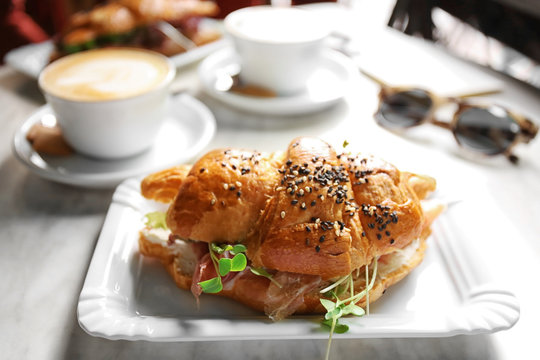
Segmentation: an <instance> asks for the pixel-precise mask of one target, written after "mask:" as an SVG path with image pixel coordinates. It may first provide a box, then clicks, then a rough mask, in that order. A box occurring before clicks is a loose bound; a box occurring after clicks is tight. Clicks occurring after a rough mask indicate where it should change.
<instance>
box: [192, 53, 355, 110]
mask: <svg viewBox="0 0 540 360" xmlns="http://www.w3.org/2000/svg"><path fill="white" fill-rule="evenodd" d="M323 57H324V60H323V61H325V62H327V63H332V64H333V65H334V66H336V67H337V68H339V71H340V73H342V74H345V75H344V76H343V77H344V79H341V80H342V81H341V86H339V87H334V88H332V89H331V90H332V92H331V93H329V94H327V96H325V97H324V98H319V99H311V98H310V97H309V96H307V93H301V94H298V95H294V96H287V97H285V96H284V97H275V98H258V97H254V96H245V95H241V94H236V93H233V92H227V91H218V90H216V89H215V87H214V82H215V73H216V71H217V70H218V69H219V67H220V66H226V65H229V64H234V63H235V61H236V60H235V54H234V51H233V49H232V48H230V47H227V48H224V49H221V50H219V51H217V52H215V53H213V54H211V55H210V56H208V57H207V58H206V59H205V60H203V62H202V63H201V64H200V65H199V69H198V73H199V79H200V80H201V83H202V86H203V90H204V91H205V92H206V93H207V94H209V95H210V96H212V97H214V98H215V99H217V100H220V101H222V102H223V103H226V104H229V105H231V106H234V107H236V108H238V109H241V110H246V111H250V112H255V113H261V114H270V115H297V114H308V113H313V112H316V111H320V110H322V109H325V108H327V107H330V106H331V105H333V104H335V103H336V102H338V101H339V100H340V99H342V98H343V97H344V96H345V94H346V93H347V91H348V90H349V89H350V85H351V84H352V83H353V81H354V79H355V77H357V76H358V69H357V68H356V66H355V64H354V62H353V61H352V60H351V59H349V58H347V57H346V56H345V55H343V54H341V53H339V52H338V51H336V50H332V49H326V50H325V51H324V53H323ZM338 77H339V75H338ZM318 85H320V84H318Z"/></svg>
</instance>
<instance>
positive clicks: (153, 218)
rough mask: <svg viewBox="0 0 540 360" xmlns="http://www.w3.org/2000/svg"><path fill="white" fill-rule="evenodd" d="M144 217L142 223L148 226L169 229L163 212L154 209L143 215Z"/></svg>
mask: <svg viewBox="0 0 540 360" xmlns="http://www.w3.org/2000/svg"><path fill="white" fill-rule="evenodd" d="M144 218H145V219H146V220H145V222H144V224H145V225H146V226H148V227H149V228H152V229H165V230H168V229H169V228H168V227H167V214H166V213H164V212H161V211H154V212H151V213H148V214H146V215H144Z"/></svg>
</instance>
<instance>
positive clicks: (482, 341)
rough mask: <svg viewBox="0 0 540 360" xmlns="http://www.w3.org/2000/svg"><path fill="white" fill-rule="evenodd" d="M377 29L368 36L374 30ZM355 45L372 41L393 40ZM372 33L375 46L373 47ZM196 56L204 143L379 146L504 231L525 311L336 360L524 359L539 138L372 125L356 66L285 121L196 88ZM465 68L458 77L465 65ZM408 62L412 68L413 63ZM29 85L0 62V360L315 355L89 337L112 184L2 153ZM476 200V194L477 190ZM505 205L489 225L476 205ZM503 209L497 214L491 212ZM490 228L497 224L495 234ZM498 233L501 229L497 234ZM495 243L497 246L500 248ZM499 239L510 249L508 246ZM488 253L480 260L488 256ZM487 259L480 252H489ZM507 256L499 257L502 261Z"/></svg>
mask: <svg viewBox="0 0 540 360" xmlns="http://www.w3.org/2000/svg"><path fill="white" fill-rule="evenodd" d="M376 36H378V35H377V33H376V32H375V33H371V34H370V39H371V40H373V39H374V38H375V37H376ZM381 36H382V37H380V38H377V39H379V41H378V42H377V41H365V43H366V48H364V51H370V52H371V53H373V52H375V51H377V49H378V48H377V46H381V44H391V43H392V42H393V41H397V42H399V43H404V44H407V41H408V40H407V39H402V38H401V37H399V36H398V37H397V40H396V37H395V36H394V35H392V36H390V37H384V36H385V35H381ZM377 43H378V44H377ZM426 51H427V52H428V53H429V54H430V56H432V57H434V58H436V59H437V61H441V63H443V64H444V67H445V68H446V69H450V70H451V71H454V72H456V73H457V74H458V77H459V78H460V79H462V80H463V79H465V82H466V80H467V79H468V78H469V77H468V75H464V74H471V72H472V73H474V74H475V75H477V74H478V73H481V74H482V76H486V77H487V78H489V79H491V78H494V79H497V81H500V82H501V84H503V91H502V92H501V93H500V94H497V95H494V96H492V97H491V98H490V100H492V101H497V102H499V103H503V104H505V105H508V106H512V107H514V108H516V109H519V110H520V111H521V112H523V113H525V114H526V115H529V116H531V117H532V118H533V119H535V120H536V122H537V123H538V122H540V115H539V114H540V93H539V92H538V91H537V90H535V89H532V88H530V87H527V86H525V85H523V84H520V83H517V82H515V81H513V80H511V79H507V78H505V77H502V76H500V75H498V74H494V73H492V72H490V71H489V70H486V69H480V68H477V67H474V66H468V65H464V64H462V63H461V62H460V61H459V60H456V59H453V58H451V57H449V56H447V55H445V53H444V52H442V51H439V50H436V49H431V48H429V49H428V50H426ZM196 65H197V64H194V65H193V66H188V67H185V68H183V69H182V70H181V71H180V74H179V77H178V79H177V82H176V85H177V86H178V87H181V88H185V89H186V91H188V92H189V93H191V94H193V95H195V96H196V97H198V98H199V99H201V100H202V101H203V102H205V103H206V104H207V105H208V106H209V107H210V109H211V110H212V111H213V112H214V113H215V115H216V118H217V122H218V132H217V135H216V137H215V138H214V140H213V141H212V142H211V143H210V144H209V145H208V146H207V149H211V148H214V147H219V146H228V145H238V146H243V147H250V148H257V149H259V150H268V151H271V150H275V149H282V148H284V147H285V146H286V145H287V144H288V142H289V141H290V140H291V139H292V138H293V137H295V136H298V135H314V136H320V137H322V138H324V139H326V140H327V141H329V142H331V143H333V144H334V145H339V144H341V143H342V142H343V140H345V139H346V140H348V141H349V142H350V143H351V150H359V151H364V152H371V153H374V154H378V155H380V156H382V157H384V158H386V159H387V160H389V161H390V162H394V163H396V164H398V165H399V166H400V167H403V168H407V169H410V170H413V171H419V172H424V173H429V174H432V175H433V176H435V177H436V178H437V179H438V181H439V184H440V187H441V188H442V189H444V192H445V194H446V195H449V196H451V197H454V198H458V199H463V198H467V197H469V196H470V197H472V198H481V199H489V201H488V202H486V203H478V204H475V206H477V207H478V219H476V220H477V222H478V223H479V224H481V225H479V226H485V227H487V228H490V229H491V230H492V231H491V232H490V233H494V232H495V233H497V232H498V231H497V229H499V228H500V229H501V232H500V234H503V233H508V232H509V233H510V234H511V236H509V237H508V238H504V239H498V241H497V242H495V243H497V244H498V243H499V242H501V243H502V244H503V248H502V249H501V248H499V249H497V251H495V252H498V253H500V252H505V253H506V254H507V256H506V258H505V263H504V264H500V268H504V269H505V270H506V272H505V273H506V275H507V276H506V277H505V279H508V280H506V281H507V285H508V287H509V288H510V289H512V290H513V291H514V292H515V294H516V295H517V297H518V298H519V300H520V304H521V319H520V320H519V322H518V323H517V324H516V325H515V326H514V327H513V328H512V329H510V330H508V331H503V332H499V333H496V334H492V335H475V336H463V335H460V336H455V337H447V338H415V339H414V338H413V339H358V340H335V341H334V344H333V349H332V352H333V356H332V358H334V359H338V358H340V359H351V358H363V359H369V358H374V359H526V358H534V357H535V354H536V351H537V350H536V349H537V346H536V338H537V336H536V335H537V334H538V329H537V321H538V320H539V319H540V311H539V309H538V304H539V303H540V292H539V290H538V286H537V285H536V283H537V281H536V280H535V276H536V275H537V274H539V273H540V268H539V263H540V221H538V219H539V218H540V140H539V139H536V141H534V142H533V143H532V144H530V145H529V146H526V147H525V146H523V147H520V148H519V149H518V155H519V156H520V158H521V163H520V164H519V165H518V166H513V165H511V164H509V163H507V162H506V161H505V160H504V159H493V160H478V159H476V160H474V159H470V158H467V157H463V156H462V155H461V154H460V153H459V152H457V151H456V148H457V146H456V145H455V143H454V142H453V139H452V137H451V135H450V134H449V133H448V134H447V133H444V132H439V131H438V129H434V128H431V127H428V128H425V129H424V128H423V129H418V130H414V131H412V132H410V133H408V134H407V135H405V136H397V135H393V134H391V133H388V132H387V131H385V130H383V129H381V128H379V127H377V126H376V125H375V124H374V121H373V119H372V116H371V114H372V113H373V111H374V109H375V107H376V104H377V99H376V94H377V88H376V86H375V85H374V84H372V83H370V81H369V80H367V79H366V78H363V77H361V76H360V75H359V76H358V78H357V79H356V80H355V85H354V87H353V89H351V91H350V92H349V93H348V94H347V97H346V98H345V99H344V101H342V102H340V103H339V104H338V105H337V106H335V107H333V108H331V109H328V110H326V111H324V112H321V113H318V114H314V115H308V116H297V117H291V118H274V117H270V116H261V115H253V114H248V113H242V112H239V111H237V110H234V109H232V108H229V107H227V106H225V105H222V104H219V103H217V102H216V101H214V100H212V99H210V98H208V97H207V96H205V95H204V94H202V93H201V92H200V91H199V83H198V80H197V77H196V72H195V70H196ZM464 68H466V72H465V73H461V71H462V69H464ZM411 71H415V70H414V69H413V70H411ZM43 103H44V100H43V98H42V97H41V95H40V93H39V90H38V89H37V85H36V82H35V81H34V80H32V79H29V78H27V77H25V76H23V75H21V74H18V73H16V72H15V71H13V70H12V69H9V68H7V67H2V68H0V127H1V129H2V130H1V131H0V274H2V281H1V282H0V293H1V294H2V297H1V299H0V318H1V319H2V321H1V322H0V353H1V354H2V355H0V358H5V359H61V358H66V359H112V358H114V359H143V358H160V359H169V358H171V359H173V358H174V359H213V358H223V359H225V358H227V359H262V358H264V359H286V358H296V359H321V358H323V356H324V351H325V347H326V342H325V341H324V340H300V341H298V340H295V341H288V340H279V341H277V340H276V341H262V340H253V341H231V342H194V343H150V342H144V341H139V342H130V341H109V340H105V339H101V338H95V337H92V336H90V335H87V334H86V333H85V332H84V331H83V330H81V328H80V327H79V325H78V323H77V317H76V306H77V302H78V296H79V293H80V291H81V288H82V286H83V281H84V278H85V275H86V271H87V268H88V265H89V262H90V260H91V257H92V254H93V250H94V247H95V245H96V241H97V238H98V235H99V233H100V230H101V226H102V224H103V221H104V218H105V215H106V211H107V208H108V206H109V203H110V201H111V195H112V192H113V190H112V189H110V190H89V189H82V188H75V187H71V186H65V185H60V184H56V183H52V182H49V181H47V180H44V179H41V178H39V177H37V176H36V175H34V174H32V173H31V172H29V171H28V170H27V169H26V168H25V167H24V166H23V165H21V164H20V163H19V162H18V161H17V160H16V159H15V157H14V156H13V155H12V151H11V137H12V134H13V133H14V132H15V130H16V129H17V128H18V126H20V124H21V123H22V121H23V120H24V119H25V118H26V117H27V116H29V115H30V114H31V113H32V112H33V111H35V110H36V109H37V108H38V107H39V106H41V105H43ZM476 196H478V197H476ZM484 207H489V209H487V210H490V211H496V212H497V213H498V214H502V217H499V218H498V219H499V221H498V223H493V221H491V219H490V218H489V217H488V216H487V215H485V214H489V213H490V212H489V211H487V210H486V209H485V208H484ZM500 219H502V221H500ZM494 229H495V231H493V230H494ZM503 230H504V231H503ZM497 246H499V245H497ZM506 246H507V248H506ZM486 254H490V251H486V253H485V254H480V255H479V256H486V257H487V256H488V255H486ZM485 260H487V261H489V259H485ZM506 262H507V263H506Z"/></svg>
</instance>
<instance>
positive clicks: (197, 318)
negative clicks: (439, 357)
mask: <svg viewBox="0 0 540 360" xmlns="http://www.w3.org/2000/svg"><path fill="white" fill-rule="evenodd" d="M139 188H140V181H139V180H137V179H128V180H126V181H125V182H123V183H122V184H121V185H120V186H119V187H118V188H117V190H116V192H115V193H114V195H113V200H112V203H111V206H110V209H109V212H108V214H107V217H106V219H105V223H104V225H103V229H102V232H101V234H100V236H99V239H98V243H97V246H96V249H95V252H94V255H93V257H92V260H91V263H90V267H89V269H88V273H87V276H86V279H85V282H84V286H83V289H82V291H81V294H80V298H79V303H78V309H77V314H78V319H79V324H80V326H81V327H82V328H83V329H84V330H85V331H86V332H87V333H89V334H90V335H93V336H99V337H104V338H107V339H125V340H147V341H163V342H171V341H210V340H246V339H268V340H270V339H313V338H327V337H328V332H327V331H323V330H321V329H320V326H319V321H320V320H321V317H320V316H293V317H291V318H289V319H286V320H283V321H280V322H277V323H272V322H271V321H269V320H268V319H267V318H266V317H264V316H262V315H249V314H248V315H245V316H238V315H234V314H231V313H229V312H228V311H229V309H230V307H229V308H228V305H227V301H230V300H229V299H223V298H219V297H215V296H210V298H211V301H214V303H213V304H214V305H213V306H214V307H213V308H216V307H217V308H219V316H208V315H204V314H197V313H193V314H191V315H189V316H151V315H144V314H139V312H138V311H137V309H136V308H134V303H133V302H134V301H135V300H133V299H132V298H133V297H135V295H133V294H135V293H136V292H137V291H138V290H136V289H138V285H139V284H137V282H138V281H139V279H138V276H140V269H137V266H136V265H137V261H135V260H133V256H134V255H135V256H138V257H139V258H140V255H138V253H137V251H138V246H137V240H138V228H139V227H140V226H142V220H141V219H142V217H143V214H144V213H146V212H147V211H151V210H152V206H151V205H149V203H150V202H149V201H148V200H145V199H143V198H142V196H141V195H140V194H139ZM456 221H459V217H458V218H452V217H448V216H443V217H441V218H440V219H439V220H438V221H437V224H436V226H435V228H434V232H433V234H434V236H432V237H431V238H430V239H429V242H430V243H429V244H430V246H429V247H428V252H429V253H426V259H424V262H426V260H428V262H429V259H428V257H430V256H431V257H436V258H437V260H440V261H437V262H436V263H433V264H436V265H437V267H439V266H440V267H441V268H442V269H446V270H445V271H446V272H447V273H446V274H442V276H438V275H440V274H439V273H438V272H435V274H434V275H435V276H434V277H432V278H431V280H429V281H428V282H427V283H426V282H423V284H424V285H425V284H431V283H435V284H438V283H440V282H444V285H445V286H446V287H451V289H448V291H452V294H454V293H455V294H456V295H457V297H456V298H459V299H458V300H457V301H455V302H453V303H452V304H451V306H445V305H446V304H444V301H443V303H439V302H434V303H431V302H430V305H431V306H432V309H431V311H429V312H428V311H426V310H425V308H424V307H423V306H418V307H417V308H418V309H417V310H416V311H413V312H411V311H405V312H398V313H396V312H394V311H389V312H388V311H387V312H386V313H385V312H383V311H381V313H379V314H378V313H376V312H375V313H374V312H372V313H371V315H369V316H367V317H362V318H351V319H345V320H344V321H345V322H346V323H347V324H348V325H349V326H350V330H349V332H347V333H345V334H342V335H335V337H336V338H375V337H382V338H385V337H444V336H453V335H457V334H480V333H492V332H496V331H499V330H505V329H508V328H510V327H512V326H513V325H514V324H515V323H516V322H517V320H518V319H519V313H520V308H519V304H518V301H517V299H516V297H515V296H514V295H513V294H512V293H511V292H510V291H508V290H506V289H505V287H504V286H500V285H496V283H495V282H494V281H493V279H492V277H491V273H490V272H489V271H488V270H487V269H488V268H486V267H485V266H483V265H484V264H483V263H482V261H481V260H480V259H478V257H475V256H474V254H473V253H471V249H470V247H469V244H467V245H465V244H466V241H460V239H459V238H455V237H452V235H451V234H452V232H451V229H455V225H453V224H454V223H455V222H456ZM458 224H459V223H458ZM139 261H140V260H139ZM431 261H433V260H431ZM133 262H135V263H133ZM138 264H139V265H140V262H139V263H138ZM423 265H424V264H422V265H421V266H420V267H419V268H417V269H415V270H414V271H413V273H411V274H410V275H409V277H408V278H406V279H405V280H408V279H409V278H410V277H413V278H414V277H417V280H418V279H420V278H421V276H424V275H427V273H429V271H428V269H430V268H429V267H427V268H426V267H423ZM162 275H163V276H167V277H168V275H167V274H166V273H165V272H163V273H162ZM424 278H426V277H424ZM405 280H404V281H403V282H402V283H403V284H402V283H400V284H398V285H396V287H398V286H402V288H401V290H400V289H398V290H394V287H392V288H391V290H392V294H386V298H387V299H389V300H391V301H397V303H399V304H402V303H404V302H408V301H413V300H418V299H414V297H415V296H413V299H403V298H396V297H395V296H396V295H397V296H399V295H400V294H399V291H404V290H405V289H407V288H411V287H412V290H413V291H412V294H417V292H418V291H419V290H420V289H419V288H418V287H419V286H420V285H419V284H415V283H414V281H415V280H412V282H407V281H405ZM147 281H148V280H147ZM154 281H155V280H154ZM430 281H431V283H430ZM419 283H421V282H419ZM170 284H171V285H170V286H172V287H174V286H175V285H174V283H173V282H172V280H170ZM408 290H411V289H408ZM433 290H434V289H431V288H429V289H423V291H424V294H426V293H429V294H434V295H432V296H435V297H436V296H441V295H438V294H437V292H436V291H433ZM177 291H181V290H177ZM396 291H397V293H396ZM426 291H428V292H426ZM130 292H131V293H130ZM392 295H394V298H393V299H392ZM443 295H444V294H443ZM151 296H152V298H153V297H154V296H156V298H159V296H158V295H156V293H155V292H152V293H151ZM204 296H207V295H203V297H204ZM416 296H417V295H416ZM189 299H190V300H189V301H190V303H189V304H186V303H182V304H180V306H182V307H183V308H186V309H188V308H190V307H191V306H192V305H193V304H192V303H193V302H194V301H195V300H194V299H193V298H189ZM382 299H385V297H384V296H383V298H382ZM382 299H381V300H382ZM381 300H379V301H381ZM171 301H176V299H172V300H171ZM221 301H223V303H221ZM152 306H154V307H160V304H159V302H158V303H154V304H153V305H152ZM400 306H401V305H400ZM390 309H392V307H390ZM387 310H388V309H387ZM233 311H234V310H233Z"/></svg>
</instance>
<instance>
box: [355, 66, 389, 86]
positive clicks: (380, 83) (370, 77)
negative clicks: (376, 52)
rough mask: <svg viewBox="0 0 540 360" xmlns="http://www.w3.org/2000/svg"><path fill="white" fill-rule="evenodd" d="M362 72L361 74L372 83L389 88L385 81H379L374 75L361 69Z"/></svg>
mask: <svg viewBox="0 0 540 360" xmlns="http://www.w3.org/2000/svg"><path fill="white" fill-rule="evenodd" d="M359 70H360V73H362V74H363V75H365V76H366V77H367V78H369V79H370V80H371V81H373V82H376V83H377V84H379V85H380V86H382V87H389V85H388V84H387V83H385V82H384V81H382V80H381V79H379V78H378V77H376V76H375V75H373V74H370V73H368V72H366V71H364V70H362V69H359Z"/></svg>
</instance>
